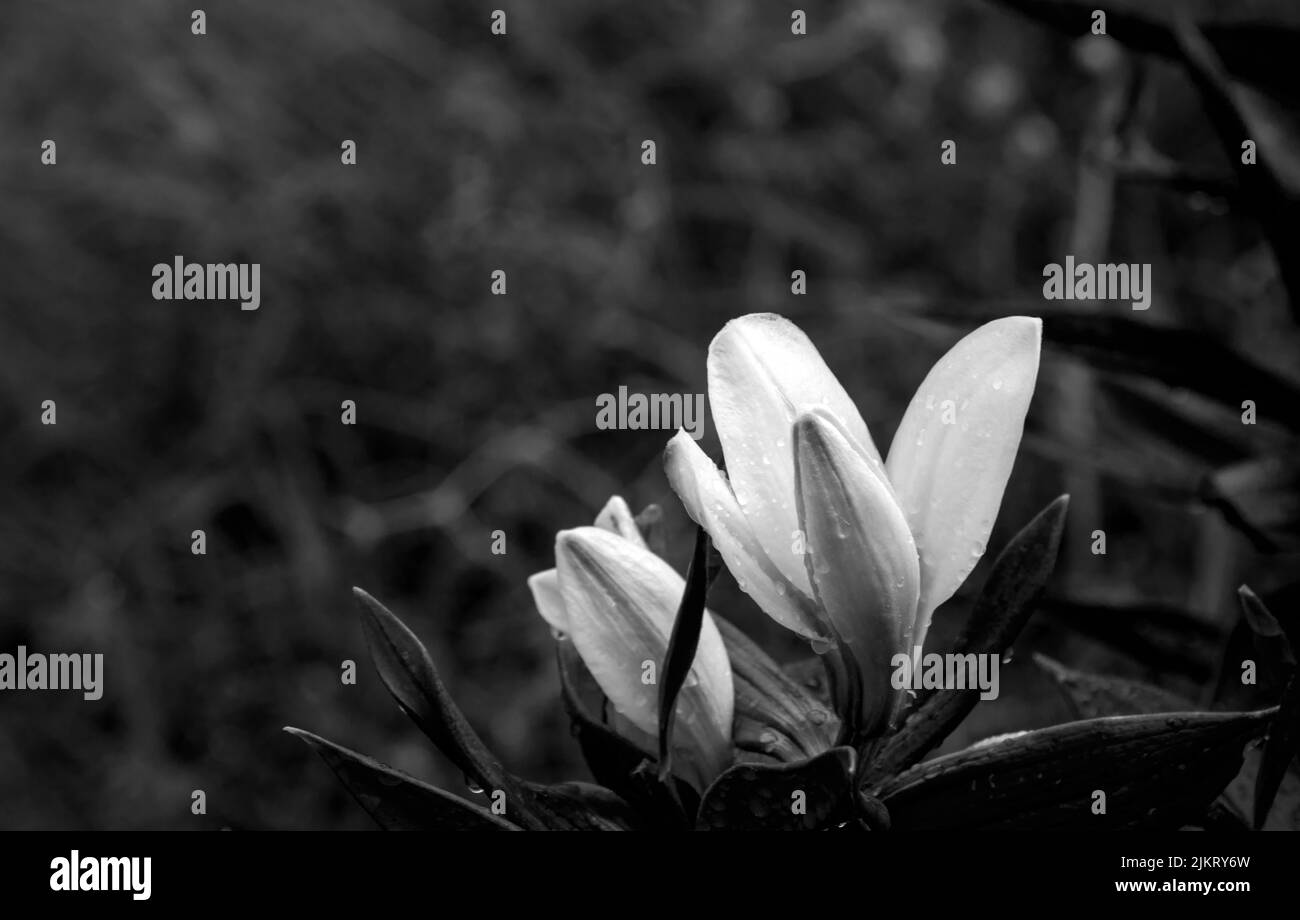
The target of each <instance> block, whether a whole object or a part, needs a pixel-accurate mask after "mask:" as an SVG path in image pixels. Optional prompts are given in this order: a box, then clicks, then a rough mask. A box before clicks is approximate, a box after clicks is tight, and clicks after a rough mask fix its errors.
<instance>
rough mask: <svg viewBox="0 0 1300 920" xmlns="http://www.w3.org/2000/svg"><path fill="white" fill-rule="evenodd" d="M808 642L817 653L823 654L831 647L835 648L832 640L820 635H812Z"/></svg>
mask: <svg viewBox="0 0 1300 920" xmlns="http://www.w3.org/2000/svg"><path fill="white" fill-rule="evenodd" d="M809 644H811V645H812V650H813V651H814V652H815V653H816V654H818V655H825V654H826V653H827V652H829V651H830V650H831V649H833V648H835V643H834V642H831V641H830V640H829V639H823V638H821V637H820V636H814V637H813V638H812V639H811V640H809Z"/></svg>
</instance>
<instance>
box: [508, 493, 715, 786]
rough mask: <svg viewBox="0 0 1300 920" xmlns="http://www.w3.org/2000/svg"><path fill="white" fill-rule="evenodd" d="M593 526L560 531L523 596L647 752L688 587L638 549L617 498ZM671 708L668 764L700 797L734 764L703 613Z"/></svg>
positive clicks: (709, 626)
mask: <svg viewBox="0 0 1300 920" xmlns="http://www.w3.org/2000/svg"><path fill="white" fill-rule="evenodd" d="M596 525H597V526H594V527H577V528H574V529H572V530H562V531H560V533H559V534H558V535H557V536H556V540H555V558H556V563H557V565H556V568H554V569H548V570H547V571H544V572H539V573H537V574H536V575H533V576H532V577H531V578H529V579H528V586H529V588H530V589H531V590H532V593H533V600H534V602H535V603H536V605H537V610H538V613H540V614H541V616H542V618H543V619H544V620H546V621H547V623H549V624H550V625H551V628H552V629H553V630H555V631H556V633H557V634H558V635H562V636H564V637H566V638H567V639H569V640H571V641H572V642H573V645H574V648H575V649H576V650H577V652H578V654H579V656H580V657H581V658H582V661H583V663H584V664H585V665H586V666H587V669H588V670H589V671H590V672H591V674H592V676H593V677H594V678H595V679H596V682H597V683H598V684H599V685H600V688H601V690H602V691H603V692H604V694H605V696H606V697H608V698H609V701H610V703H611V704H612V705H613V707H614V709H615V711H616V712H617V714H618V715H619V716H620V717H621V719H620V720H615V723H614V724H615V727H616V728H618V729H619V731H620V732H621V733H622V734H624V735H625V736H626V737H628V739H629V740H631V741H633V742H634V743H636V744H638V745H639V746H640V747H642V748H643V749H645V750H646V751H647V752H652V751H654V750H655V748H656V745H655V741H654V739H655V738H656V737H657V735H658V728H659V687H658V678H659V675H658V668H659V667H660V666H661V665H662V663H663V660H664V657H665V654H666V653H667V650H668V641H669V638H670V637H671V635H672V629H673V621H674V619H675V617H676V615H677V608H678V605H679V604H680V603H681V599H682V594H683V592H684V591H685V588H686V582H685V579H684V578H683V577H682V576H681V575H679V574H677V572H676V571H675V570H674V569H673V567H672V566H670V565H669V564H668V563H667V562H665V561H664V560H663V559H661V558H660V557H659V556H657V555H656V554H655V553H653V552H651V550H650V549H649V548H648V547H647V546H646V544H645V540H644V539H643V538H642V536H641V533H640V531H639V529H638V528H637V526H636V522H635V521H634V520H633V518H632V514H631V511H630V510H629V509H628V507H627V504H626V503H625V502H624V501H623V500H622V499H621V498H618V497H615V498H612V499H611V500H610V501H609V503H608V504H607V505H606V506H605V508H604V510H602V511H601V513H600V514H599V515H598V516H597V518H596ZM676 706H677V712H676V722H675V729H674V732H673V752H672V753H673V763H674V765H675V766H677V767H678V768H679V769H680V773H681V775H682V778H683V779H685V780H687V781H688V782H689V783H691V785H693V786H694V787H695V788H696V789H698V790H700V791H703V790H704V789H705V788H707V786H708V785H709V784H710V783H711V782H712V781H713V780H714V779H715V778H716V777H717V776H718V775H719V774H720V773H721V772H722V771H723V770H725V769H726V768H727V767H728V766H730V765H731V762H732V759H733V756H734V754H733V749H732V741H731V737H732V720H733V717H734V709H735V690H734V686H733V682H732V673H731V663H730V659H729V658H728V656H727V650H726V646H725V645H724V644H723V640H722V635H721V634H720V633H719V631H718V627H717V625H716V624H715V623H714V622H713V619H712V616H711V615H710V614H709V612H708V611H705V613H704V621H703V623H702V627H701V631H700V638H699V644H698V647H697V649H696V653H695V661H694V662H693V663H692V665H691V670H690V672H689V673H688V674H687V677H686V682H685V684H684V686H683V687H682V689H681V692H680V694H679V695H678V697H677V703H676Z"/></svg>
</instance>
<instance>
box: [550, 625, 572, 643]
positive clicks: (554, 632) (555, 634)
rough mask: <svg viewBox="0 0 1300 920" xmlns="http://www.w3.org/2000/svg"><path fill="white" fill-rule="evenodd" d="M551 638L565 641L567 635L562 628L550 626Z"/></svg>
mask: <svg viewBox="0 0 1300 920" xmlns="http://www.w3.org/2000/svg"><path fill="white" fill-rule="evenodd" d="M551 638H552V639H554V640H555V641H556V642H564V641H565V640H566V639H568V638H569V637H568V635H567V634H566V633H565V632H564V630H562V629H556V628H555V627H554V626H552V627H551Z"/></svg>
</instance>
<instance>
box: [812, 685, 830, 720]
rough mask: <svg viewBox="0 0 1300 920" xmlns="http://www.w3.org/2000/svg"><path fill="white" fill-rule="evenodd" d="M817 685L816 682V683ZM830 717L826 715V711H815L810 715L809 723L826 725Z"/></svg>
mask: <svg viewBox="0 0 1300 920" xmlns="http://www.w3.org/2000/svg"><path fill="white" fill-rule="evenodd" d="M814 683H815V681H814ZM829 719H830V716H828V715H827V714H826V710H825V709H814V710H812V711H811V712H810V713H808V721H809V722H811V723H812V724H813V725H825V724H826V722H827V720H829Z"/></svg>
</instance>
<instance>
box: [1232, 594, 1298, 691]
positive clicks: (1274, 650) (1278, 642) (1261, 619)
mask: <svg viewBox="0 0 1300 920" xmlns="http://www.w3.org/2000/svg"><path fill="white" fill-rule="evenodd" d="M1237 600H1238V602H1240V604H1241V611H1242V613H1243V614H1244V615H1245V617H1246V624H1247V625H1248V626H1250V631H1251V633H1252V634H1253V635H1254V637H1255V652H1256V654H1258V655H1259V657H1260V659H1261V661H1262V664H1263V666H1264V668H1265V669H1267V670H1268V671H1269V673H1270V674H1272V675H1274V676H1276V677H1280V678H1281V679H1282V680H1283V681H1284V682H1285V681H1286V680H1287V679H1289V678H1290V676H1291V675H1292V674H1294V673H1295V669H1296V658H1295V649H1294V648H1292V646H1291V640H1290V638H1289V637H1288V636H1287V634H1286V631H1285V630H1284V629H1283V628H1282V624H1281V623H1279V622H1278V620H1277V617H1275V616H1273V611H1271V610H1269V609H1268V607H1267V606H1266V605H1265V604H1264V602H1263V601H1262V600H1260V599H1259V595H1257V594H1256V593H1255V592H1254V591H1252V590H1250V588H1248V587H1246V586H1245V585H1242V586H1241V587H1240V588H1238V589H1237Z"/></svg>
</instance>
